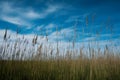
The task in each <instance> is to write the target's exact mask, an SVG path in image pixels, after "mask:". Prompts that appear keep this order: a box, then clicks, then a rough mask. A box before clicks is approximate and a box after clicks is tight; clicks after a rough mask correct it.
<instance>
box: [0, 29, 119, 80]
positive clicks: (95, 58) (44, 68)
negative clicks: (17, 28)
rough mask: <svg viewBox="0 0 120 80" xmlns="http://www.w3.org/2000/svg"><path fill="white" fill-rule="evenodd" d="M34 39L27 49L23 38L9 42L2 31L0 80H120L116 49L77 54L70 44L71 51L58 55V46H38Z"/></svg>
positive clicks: (89, 50) (110, 48) (88, 49)
mask: <svg viewBox="0 0 120 80" xmlns="http://www.w3.org/2000/svg"><path fill="white" fill-rule="evenodd" d="M17 34H18V32H17V33H16V35H17ZM16 37H17V36H16ZM45 38H46V39H47V40H49V39H48V38H47V36H46V37H45ZM37 39H38V36H37V35H36V36H34V38H33V39H32V45H31V46H32V47H31V48H27V47H26V46H27V45H28V46H30V45H29V43H28V41H27V39H24V36H23V37H22V38H16V40H15V41H14V42H11V41H10V36H8V32H7V29H6V30H5V33H4V35H3V43H2V45H1V46H0V80H120V52H119V48H118V49H117V48H116V46H112V45H111V46H108V45H105V46H104V47H102V48H100V47H98V48H94V47H91V46H88V48H86V49H85V50H87V51H88V52H86V51H85V50H84V49H83V47H80V48H79V49H77V50H76V49H75V48H74V47H75V42H74V41H73V42H72V44H71V45H72V49H68V50H66V51H63V52H60V50H61V49H59V42H57V43H56V47H55V49H52V48H51V47H50V45H44V44H39V45H38V44H37ZM47 43H49V42H47ZM21 44H22V45H21ZM36 45H37V47H36ZM90 45H92V44H90ZM51 46H52V45H51ZM54 50H55V51H54ZM25 53H27V55H26V54H25ZM60 54H64V55H62V56H61V55H60ZM76 55H77V56H76Z"/></svg>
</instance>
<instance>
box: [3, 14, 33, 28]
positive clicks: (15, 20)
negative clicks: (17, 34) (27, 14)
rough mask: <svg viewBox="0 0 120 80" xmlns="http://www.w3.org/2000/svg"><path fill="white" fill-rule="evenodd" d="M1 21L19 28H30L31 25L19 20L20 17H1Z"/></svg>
mask: <svg viewBox="0 0 120 80" xmlns="http://www.w3.org/2000/svg"><path fill="white" fill-rule="evenodd" d="M1 18H2V20H4V21H7V22H9V23H12V24H16V25H20V26H28V27H29V26H31V24H30V23H29V22H27V21H25V20H24V19H22V18H20V17H10V16H9V17H8V16H2V17H1Z"/></svg>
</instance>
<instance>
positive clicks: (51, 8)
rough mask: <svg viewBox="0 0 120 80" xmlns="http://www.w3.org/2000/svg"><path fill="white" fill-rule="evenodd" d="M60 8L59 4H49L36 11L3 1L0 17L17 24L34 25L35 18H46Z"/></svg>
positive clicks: (0, 6) (0, 7)
mask: <svg viewBox="0 0 120 80" xmlns="http://www.w3.org/2000/svg"><path fill="white" fill-rule="evenodd" d="M60 8H61V6H59V5H47V7H46V8H43V10H41V11H40V10H39V11H35V10H34V9H33V8H29V7H26V8H24V7H20V6H15V3H13V2H1V5H0V9H1V12H0V14H1V15H0V19H1V20H4V21H7V22H9V23H12V24H16V25H22V26H32V25H33V23H32V21H33V20H36V19H43V18H46V17H47V16H48V15H49V14H51V13H54V12H56V11H58V10H59V9H60Z"/></svg>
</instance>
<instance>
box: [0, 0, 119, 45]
mask: <svg viewBox="0 0 120 80" xmlns="http://www.w3.org/2000/svg"><path fill="white" fill-rule="evenodd" d="M5 29H7V30H8V32H9V35H12V34H15V32H16V30H18V31H19V33H18V34H19V35H20V36H22V35H26V36H27V38H28V39H32V37H33V36H34V35H38V36H46V35H47V36H48V38H49V41H51V42H55V41H56V40H58V41H62V42H68V41H73V40H74V41H75V42H89V41H92V40H96V41H99V42H102V44H104V43H106V41H108V40H112V41H114V42H117V44H118V43H120V42H119V39H120V1H119V0H0V39H1V40H2V37H3V35H4V30H5ZM56 35H57V36H56ZM74 37H75V39H74Z"/></svg>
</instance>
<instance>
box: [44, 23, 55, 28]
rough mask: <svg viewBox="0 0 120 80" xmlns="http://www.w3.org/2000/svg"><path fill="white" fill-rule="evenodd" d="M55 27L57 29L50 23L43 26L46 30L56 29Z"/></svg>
mask: <svg viewBox="0 0 120 80" xmlns="http://www.w3.org/2000/svg"><path fill="white" fill-rule="evenodd" d="M56 27H57V25H56V24H53V23H50V24H48V25H46V26H45V28H46V29H52V28H56Z"/></svg>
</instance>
